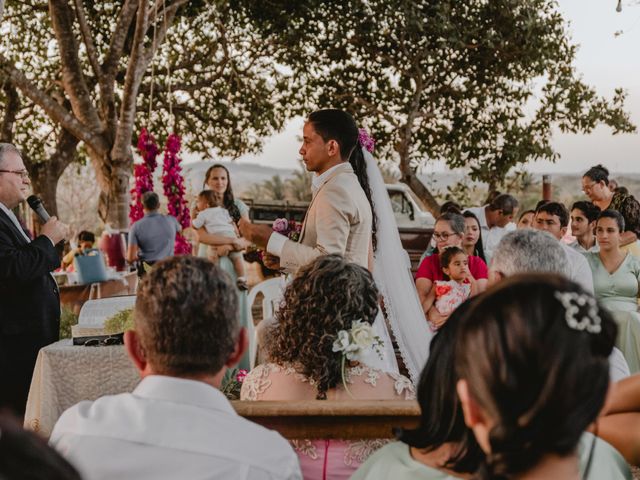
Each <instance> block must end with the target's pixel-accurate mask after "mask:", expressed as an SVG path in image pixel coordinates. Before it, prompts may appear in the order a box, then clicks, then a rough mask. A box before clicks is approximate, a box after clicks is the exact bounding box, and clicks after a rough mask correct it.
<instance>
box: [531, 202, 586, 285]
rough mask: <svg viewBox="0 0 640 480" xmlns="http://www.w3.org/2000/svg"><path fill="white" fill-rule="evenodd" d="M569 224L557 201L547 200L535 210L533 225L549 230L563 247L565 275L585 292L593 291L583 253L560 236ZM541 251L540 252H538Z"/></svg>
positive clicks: (562, 235) (564, 232) (565, 213)
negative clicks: (565, 260) (565, 262)
mask: <svg viewBox="0 0 640 480" xmlns="http://www.w3.org/2000/svg"><path fill="white" fill-rule="evenodd" d="M568 225H569V212H568V211H567V208H566V207H565V206H564V205H563V204H561V203H558V202H548V203H545V204H543V205H541V206H540V207H538V209H537V210H536V219H535V222H534V227H535V228H537V229H538V230H543V231H545V232H549V233H550V234H551V235H553V236H554V237H556V239H558V241H559V242H560V245H561V246H562V248H563V249H564V253H565V254H566V256H567V260H568V261H569V270H568V271H567V274H566V276H567V277H568V278H569V279H570V280H573V281H574V282H576V283H579V284H580V285H582V288H584V289H585V290H586V291H587V292H589V293H593V280H592V278H591V269H590V268H589V263H588V262H587V260H586V259H585V258H584V255H582V254H581V253H578V252H576V251H575V250H574V249H573V248H571V247H570V246H568V245H567V244H566V243H564V242H562V237H564V236H565V234H566V233H567V227H568ZM540 253H542V252H540Z"/></svg>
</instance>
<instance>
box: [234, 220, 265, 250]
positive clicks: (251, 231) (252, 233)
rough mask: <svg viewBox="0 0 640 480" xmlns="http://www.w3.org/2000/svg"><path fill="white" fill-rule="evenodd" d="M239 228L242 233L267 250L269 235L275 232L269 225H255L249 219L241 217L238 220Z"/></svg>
mask: <svg viewBox="0 0 640 480" xmlns="http://www.w3.org/2000/svg"><path fill="white" fill-rule="evenodd" d="M238 229H239V230H240V234H241V235H242V236H243V237H244V238H246V239H247V240H249V241H250V242H252V243H255V244H256V246H257V247H258V248H261V249H263V250H265V249H266V248H267V243H268V242H269V237H270V236H271V234H272V233H273V230H272V229H271V227H270V226H268V225H254V224H253V223H251V222H250V221H249V220H246V219H244V218H241V219H240V221H239V222H238Z"/></svg>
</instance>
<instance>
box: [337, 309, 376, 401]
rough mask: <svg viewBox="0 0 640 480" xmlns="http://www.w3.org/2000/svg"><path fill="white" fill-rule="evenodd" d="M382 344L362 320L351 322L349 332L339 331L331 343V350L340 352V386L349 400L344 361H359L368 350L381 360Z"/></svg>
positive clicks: (371, 328)
mask: <svg viewBox="0 0 640 480" xmlns="http://www.w3.org/2000/svg"><path fill="white" fill-rule="evenodd" d="M383 345H384V342H383V341H382V340H381V339H380V337H378V336H377V335H376V334H375V333H374V331H373V327H372V326H371V324H369V323H367V322H364V321H362V320H354V321H353V322H351V329H350V330H340V331H339V332H338V334H337V336H336V339H335V340H334V341H333V347H332V350H333V351H334V352H342V366H341V373H342V384H343V385H344V388H345V390H346V391H347V393H348V394H349V396H350V397H351V398H353V395H351V392H350V391H349V387H348V386H347V381H346V377H345V367H346V360H360V359H361V358H362V357H363V356H364V355H365V354H366V353H367V351H369V350H374V351H375V352H376V353H377V354H378V356H379V357H380V359H382V350H381V347H382V346H383Z"/></svg>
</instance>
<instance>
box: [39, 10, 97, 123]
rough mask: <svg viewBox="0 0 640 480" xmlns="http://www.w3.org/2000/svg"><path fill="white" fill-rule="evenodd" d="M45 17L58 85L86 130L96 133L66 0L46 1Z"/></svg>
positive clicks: (71, 16) (89, 95)
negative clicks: (58, 71) (52, 39)
mask: <svg viewBox="0 0 640 480" xmlns="http://www.w3.org/2000/svg"><path fill="white" fill-rule="evenodd" d="M49 14H50V15H51V24H52V25H53V30H54V33H55V36H56V40H57V41H58V48H59V50H60V63H61V64H62V83H63V85H64V89H65V92H66V93H67V95H68V96H69V100H70V101H71V108H72V109H73V112H74V113H75V115H76V116H77V117H78V118H79V119H80V121H82V122H83V123H84V124H85V125H86V126H87V127H88V128H89V129H91V130H92V131H94V132H96V133H97V132H100V131H101V130H102V128H101V124H100V118H99V117H98V112H96V109H95V107H94V105H93V102H92V100H91V93H90V92H89V87H88V86H87V83H86V81H85V78H84V73H83V72H82V67H81V65H80V62H79V56H78V46H77V44H76V38H75V35H74V33H73V26H72V23H71V19H72V18H73V12H72V11H71V8H69V4H68V3H67V0H49Z"/></svg>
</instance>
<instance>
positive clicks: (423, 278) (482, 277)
mask: <svg viewBox="0 0 640 480" xmlns="http://www.w3.org/2000/svg"><path fill="white" fill-rule="evenodd" d="M464 234H465V223H464V217H463V216H462V215H459V214H457V213H444V214H442V215H440V216H439V217H438V219H437V220H436V224H435V227H434V229H433V238H434V239H435V241H436V248H437V252H438V253H437V254H435V255H431V256H429V257H426V258H424V260H422V262H420V266H419V267H418V271H417V273H416V288H417V290H418V295H419V296H420V303H421V304H422V305H423V307H428V308H426V309H425V315H426V317H427V320H428V321H429V322H431V323H432V324H433V325H435V326H437V327H439V326H441V325H442V323H444V322H445V321H446V319H447V317H446V316H443V315H442V314H440V313H439V312H438V310H437V309H436V308H435V307H434V306H433V305H431V304H429V302H428V301H427V299H428V298H429V295H430V293H431V289H432V288H434V285H435V282H436V280H445V277H444V272H443V271H442V266H441V265H440V256H441V255H442V253H443V252H444V250H445V248H447V247H452V246H454V247H459V248H461V247H462V238H463V237H464ZM483 235H484V233H483ZM468 269H469V272H470V273H471V275H472V276H473V278H474V279H475V280H476V286H477V292H478V293H479V292H482V291H483V290H484V289H485V288H486V285H487V276H488V271H487V264H486V263H484V262H483V261H482V259H480V258H478V257H476V256H475V255H469V257H468Z"/></svg>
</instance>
